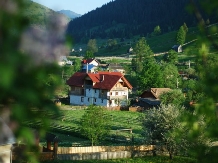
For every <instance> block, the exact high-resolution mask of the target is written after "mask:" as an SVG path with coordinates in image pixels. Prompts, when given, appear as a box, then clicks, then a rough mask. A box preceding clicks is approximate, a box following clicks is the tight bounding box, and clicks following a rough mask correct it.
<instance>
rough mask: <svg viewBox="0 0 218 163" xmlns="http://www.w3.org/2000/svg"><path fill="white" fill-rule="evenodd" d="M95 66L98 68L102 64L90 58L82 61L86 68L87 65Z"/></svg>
mask: <svg viewBox="0 0 218 163" xmlns="http://www.w3.org/2000/svg"><path fill="white" fill-rule="evenodd" d="M87 64H88V65H94V66H98V65H99V64H100V63H99V61H98V60H97V59H94V58H89V59H84V60H83V61H82V65H83V66H85V65H87Z"/></svg>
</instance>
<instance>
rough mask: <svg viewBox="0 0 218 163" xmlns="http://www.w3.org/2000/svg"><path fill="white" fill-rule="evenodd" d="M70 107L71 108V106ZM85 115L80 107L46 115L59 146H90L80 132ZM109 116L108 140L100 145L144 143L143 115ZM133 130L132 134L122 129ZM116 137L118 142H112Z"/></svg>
mask: <svg viewBox="0 0 218 163" xmlns="http://www.w3.org/2000/svg"><path fill="white" fill-rule="evenodd" d="M69 107H70V106H69ZM84 113H85V109H82V108H80V107H78V108H75V107H74V109H73V110H61V111H60V114H59V115H55V114H51V113H45V116H46V117H50V119H51V121H50V128H49V131H50V132H52V133H54V134H56V135H57V136H58V137H59V139H60V142H59V146H65V147H67V146H74V145H76V146H86V145H90V141H89V140H87V139H86V138H84V137H83V136H81V134H80V131H79V124H80V118H81V117H82V116H83V114H84ZM106 113H107V116H109V118H110V119H111V121H110V124H109V125H110V131H109V133H108V139H107V140H105V141H102V142H99V143H100V144H99V145H113V144H116V145H117V144H119V145H123V144H128V143H131V142H130V140H131V139H132V137H134V143H141V141H142V136H141V133H142V126H141V120H140V117H141V115H142V114H143V113H139V112H129V111H108V110H107V111H106ZM27 125H28V126H30V127H35V128H37V127H39V126H40V125H41V122H40V121H38V122H28V123H27ZM130 128H131V129H132V134H131V133H130V132H127V131H122V130H121V129H130ZM111 137H115V138H116V140H113V141H112V140H111V139H110V138H111ZM41 144H42V145H44V144H45V140H43V139H41Z"/></svg>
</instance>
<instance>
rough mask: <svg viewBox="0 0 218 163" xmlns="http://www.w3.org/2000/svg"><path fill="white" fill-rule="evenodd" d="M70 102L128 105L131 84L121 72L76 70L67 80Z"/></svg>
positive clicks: (107, 105)
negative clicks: (84, 71) (85, 71)
mask: <svg viewBox="0 0 218 163" xmlns="http://www.w3.org/2000/svg"><path fill="white" fill-rule="evenodd" d="M67 84H68V85H69V86H70V93H69V96H70V104H72V105H98V106H105V107H116V106H121V105H126V104H127V100H128V93H129V89H132V86H131V84H130V83H129V82H128V81H127V80H126V78H125V77H124V76H123V75H122V74H121V73H120V72H98V73H82V72H76V73H75V74H74V75H73V76H71V78H70V79H68V80H67Z"/></svg>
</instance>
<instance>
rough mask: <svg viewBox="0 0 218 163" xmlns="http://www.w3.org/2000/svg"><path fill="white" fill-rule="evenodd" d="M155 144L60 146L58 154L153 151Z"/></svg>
mask: <svg viewBox="0 0 218 163" xmlns="http://www.w3.org/2000/svg"><path fill="white" fill-rule="evenodd" d="M153 149H154V146H153V145H149V146H145V145H139V146H89V147H58V151H57V154H73V153H95V152H117V151H151V150H153Z"/></svg>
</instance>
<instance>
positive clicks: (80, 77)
mask: <svg viewBox="0 0 218 163" xmlns="http://www.w3.org/2000/svg"><path fill="white" fill-rule="evenodd" d="M86 75H87V74H86V73H81V72H76V73H75V74H73V76H71V77H70V79H68V80H67V85H72V86H77V87H82V86H83V84H84V79H85V77H86Z"/></svg>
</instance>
